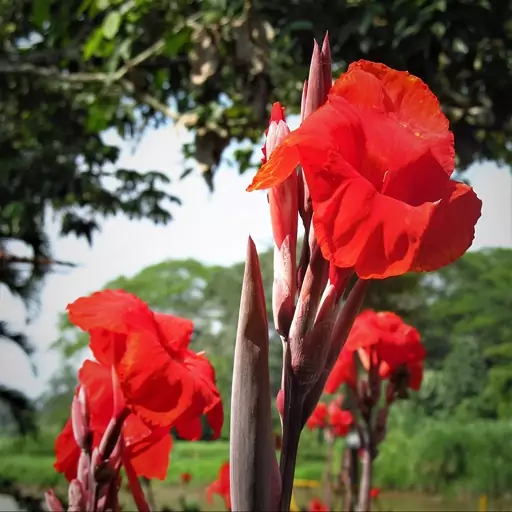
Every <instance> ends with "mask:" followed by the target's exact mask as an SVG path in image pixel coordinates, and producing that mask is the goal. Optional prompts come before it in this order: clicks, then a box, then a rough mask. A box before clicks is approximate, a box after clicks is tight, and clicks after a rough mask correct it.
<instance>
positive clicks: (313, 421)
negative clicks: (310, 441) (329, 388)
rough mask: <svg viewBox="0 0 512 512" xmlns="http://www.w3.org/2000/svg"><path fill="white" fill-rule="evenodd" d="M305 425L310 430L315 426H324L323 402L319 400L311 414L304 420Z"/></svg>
mask: <svg viewBox="0 0 512 512" xmlns="http://www.w3.org/2000/svg"><path fill="white" fill-rule="evenodd" d="M306 426H307V427H308V428H309V429H310V430H314V429H316V428H325V427H326V426H327V405H326V404H324V403H323V402H319V403H318V404H317V406H316V407H315V409H314V410H313V412H312V413H311V416H310V417H309V418H308V421H307V422H306Z"/></svg>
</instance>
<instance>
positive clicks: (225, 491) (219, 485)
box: [206, 462, 231, 510]
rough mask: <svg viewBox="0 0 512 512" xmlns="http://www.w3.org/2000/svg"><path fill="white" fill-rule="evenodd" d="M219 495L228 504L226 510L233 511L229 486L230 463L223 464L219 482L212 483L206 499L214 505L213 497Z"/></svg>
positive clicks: (207, 490) (218, 478)
mask: <svg viewBox="0 0 512 512" xmlns="http://www.w3.org/2000/svg"><path fill="white" fill-rule="evenodd" d="M214 494H218V495H219V496H220V497H221V498H222V499H223V500H224V503H225V504H226V508H227V509H228V510H231V495H230V485H229V462H225V463H224V464H222V466H221V468H220V470H219V474H218V476H217V480H215V481H214V482H212V483H211V484H210V485H209V486H208V487H207V489H206V499H207V500H208V503H210V504H213V495H214Z"/></svg>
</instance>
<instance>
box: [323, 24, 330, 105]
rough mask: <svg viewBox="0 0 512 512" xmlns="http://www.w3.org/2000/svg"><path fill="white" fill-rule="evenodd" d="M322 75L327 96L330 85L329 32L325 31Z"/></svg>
mask: <svg viewBox="0 0 512 512" xmlns="http://www.w3.org/2000/svg"><path fill="white" fill-rule="evenodd" d="M322 75H323V79H324V94H325V96H327V95H328V94H329V91H330V90H331V87H332V64H331V45H330V44H329V32H326V33H325V37H324V42H323V43H322Z"/></svg>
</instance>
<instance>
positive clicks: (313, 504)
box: [308, 498, 329, 512]
mask: <svg viewBox="0 0 512 512" xmlns="http://www.w3.org/2000/svg"><path fill="white" fill-rule="evenodd" d="M308 512H329V509H328V508H327V506H326V505H324V504H323V503H322V502H321V501H320V500H319V499H318V498H313V499H312V500H311V501H310V502H309V505H308Z"/></svg>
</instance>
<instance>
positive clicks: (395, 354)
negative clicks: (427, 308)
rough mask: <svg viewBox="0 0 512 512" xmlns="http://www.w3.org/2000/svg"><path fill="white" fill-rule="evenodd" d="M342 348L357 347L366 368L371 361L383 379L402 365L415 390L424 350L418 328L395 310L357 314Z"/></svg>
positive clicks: (417, 387) (418, 382) (400, 369)
mask: <svg viewBox="0 0 512 512" xmlns="http://www.w3.org/2000/svg"><path fill="white" fill-rule="evenodd" d="M343 350H347V351H357V352H358V354H359V358H360V360H361V363H362V365H363V366H364V368H365V369H366V370H368V369H369V367H370V362H372V363H373V364H374V365H376V366H377V367H378V369H379V375H380V377H381V378H382V379H390V378H392V377H393V375H394V374H395V373H397V372H399V371H402V370H403V369H405V370H406V373H407V375H406V377H407V385H408V387H410V388H411V389H415V390H418V389H419V388H420V386H421V381H422V377H423V361H424V359H425V357H426V355H427V351H426V350H425V347H424V346H423V344H422V343H421V338H420V334H419V332H418V331H417V329H415V328H414V327H412V326H410V325H408V324H406V323H404V321H403V320H402V319H401V318H400V317H399V316H398V315H397V314H395V313H392V312H389V311H385V312H379V313H376V312H375V311H372V310H366V311H363V312H362V313H361V314H360V315H359V316H358V317H357V318H356V320H355V322H354V325H353V327H352V330H351V331H350V335H349V337H348V339H347V343H346V344H345V347H344V348H343Z"/></svg>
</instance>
